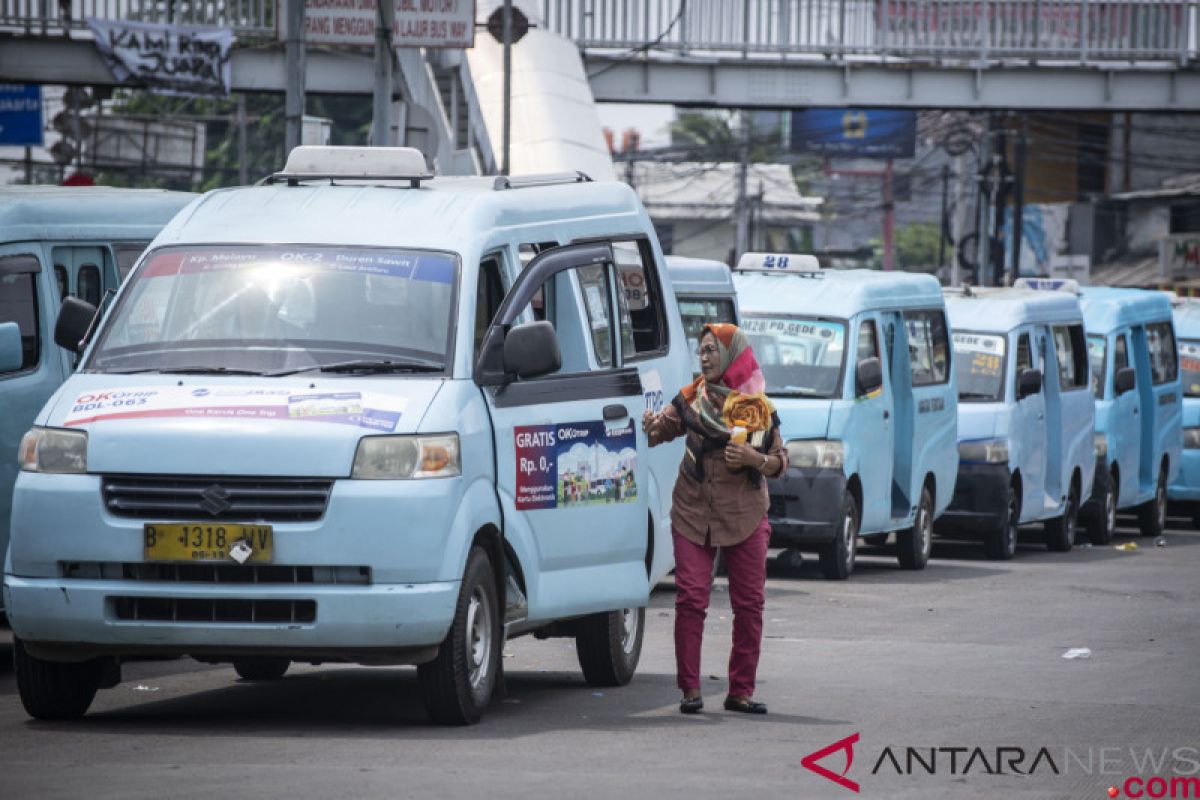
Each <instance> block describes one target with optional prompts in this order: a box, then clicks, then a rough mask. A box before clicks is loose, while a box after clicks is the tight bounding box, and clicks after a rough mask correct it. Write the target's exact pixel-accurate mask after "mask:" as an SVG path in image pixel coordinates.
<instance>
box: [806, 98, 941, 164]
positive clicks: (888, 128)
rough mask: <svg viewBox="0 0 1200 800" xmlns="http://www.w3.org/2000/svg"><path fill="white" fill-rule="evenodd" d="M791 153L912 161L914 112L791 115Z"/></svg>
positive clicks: (830, 110)
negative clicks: (910, 159) (907, 159)
mask: <svg viewBox="0 0 1200 800" xmlns="http://www.w3.org/2000/svg"><path fill="white" fill-rule="evenodd" d="M791 139H792V141H791V145H792V150H794V151H797V152H808V153H817V154H819V155H823V156H830V157H837V158H912V157H913V152H914V150H915V149H916V142H917V112H916V111H894V110H879V109H864V108H810V109H806V110H804V111H793V112H792V137H791Z"/></svg>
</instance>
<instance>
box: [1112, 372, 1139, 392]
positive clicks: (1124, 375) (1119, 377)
mask: <svg viewBox="0 0 1200 800" xmlns="http://www.w3.org/2000/svg"><path fill="white" fill-rule="evenodd" d="M1136 386H1137V370H1135V369H1134V368H1133V367H1121V368H1120V369H1119V370H1117V374H1116V375H1114V376H1113V389H1115V390H1116V392H1117V396H1118V397H1120V396H1121V395H1123V394H1125V393H1126V392H1128V391H1129V390H1130V389H1133V388H1134V387H1136Z"/></svg>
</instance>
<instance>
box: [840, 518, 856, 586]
mask: <svg viewBox="0 0 1200 800" xmlns="http://www.w3.org/2000/svg"><path fill="white" fill-rule="evenodd" d="M842 536H843V537H845V540H846V548H845V550H846V572H849V571H850V570H852V569H854V554H855V551H856V550H857V549H858V526H857V525H855V524H854V515H853V514H847V515H846V519H845V521H844V522H843V523H842Z"/></svg>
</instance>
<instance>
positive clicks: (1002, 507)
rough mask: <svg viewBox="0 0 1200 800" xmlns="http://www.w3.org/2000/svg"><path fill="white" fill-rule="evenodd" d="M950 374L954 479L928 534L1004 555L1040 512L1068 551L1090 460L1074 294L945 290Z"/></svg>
mask: <svg viewBox="0 0 1200 800" xmlns="http://www.w3.org/2000/svg"><path fill="white" fill-rule="evenodd" d="M946 309H947V311H948V312H949V314H950V327H951V329H952V330H953V331H954V334H953V336H954V356H955V364H956V365H957V366H956V368H955V371H956V373H957V376H958V456H959V465H958V481H957V483H956V484H955V488H954V497H953V499H952V500H951V501H950V507H949V508H948V509H947V510H946V513H945V514H944V515H943V516H942V518H941V519H939V520H938V524H937V526H936V530H937V532H938V533H946V534H950V535H978V536H982V538H983V542H984V549H985V552H986V553H987V555H988V557H989V558H996V559H1009V558H1012V557H1013V554H1014V553H1015V552H1016V547H1017V528H1018V526H1019V525H1021V524H1024V523H1029V522H1038V521H1045V529H1046V546H1047V547H1049V548H1050V549H1051V550H1060V551H1065V550H1070V549H1071V547H1072V545H1073V544H1074V542H1075V530H1076V520H1077V518H1078V515H1079V508H1080V504H1081V502H1082V501H1083V500H1084V499H1086V498H1088V497H1090V496H1091V493H1092V481H1093V472H1094V465H1095V426H1094V417H1095V410H1094V403H1093V399H1092V393H1091V391H1090V388H1091V386H1090V381H1089V375H1088V355H1087V340H1086V338H1085V336H1084V327H1083V312H1082V311H1081V309H1080V307H1079V299H1078V297H1076V296H1075V295H1074V294H1071V293H1067V292H1039V291H1032V290H1029V289H1020V288H1017V289H963V290H947V291H946Z"/></svg>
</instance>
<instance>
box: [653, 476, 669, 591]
mask: <svg viewBox="0 0 1200 800" xmlns="http://www.w3.org/2000/svg"><path fill="white" fill-rule="evenodd" d="M647 473H648V475H649V478H648V481H647V482H648V483H649V486H648V487H647V492H646V500H647V503H646V507H647V508H648V509H649V512H650V521H649V524H650V525H651V526H653V529H654V534H653V535H654V558H653V560H652V561H651V562H650V575H649V582H650V588H651V589H652V590H653V589H654V584H656V583H658V582H659V581H660V580H662V579H663V578H664V577H666V574H667V573H668V572H669V571H670V570H671V569H672V568H673V567H674V566H675V548H674V546H673V543H672V541H671V506H670V503H671V500H670V498H665V502H664V496H663V492H662V485H661V484H660V483H659V481H658V476H657V475H655V474H654V470H653V469H650V470H647Z"/></svg>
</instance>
